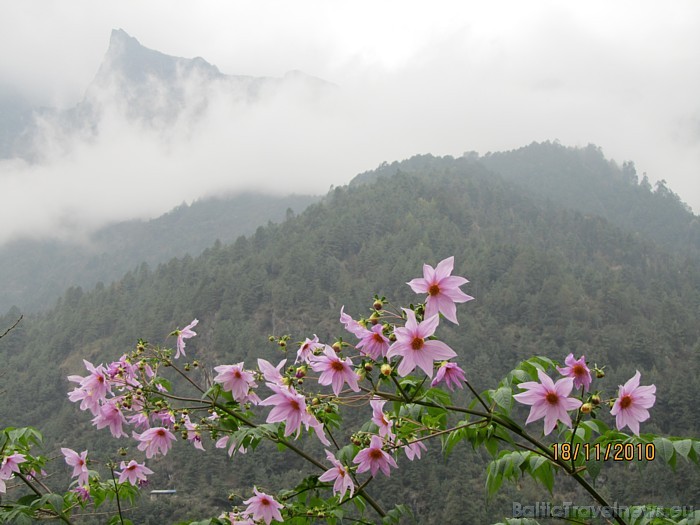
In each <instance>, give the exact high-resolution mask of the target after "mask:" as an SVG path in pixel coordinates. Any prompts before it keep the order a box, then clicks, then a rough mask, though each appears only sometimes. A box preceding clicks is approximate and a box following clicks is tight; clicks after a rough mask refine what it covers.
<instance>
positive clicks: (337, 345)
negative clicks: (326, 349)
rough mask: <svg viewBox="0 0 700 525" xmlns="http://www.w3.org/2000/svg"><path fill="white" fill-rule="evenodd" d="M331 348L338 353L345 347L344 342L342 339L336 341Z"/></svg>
mask: <svg viewBox="0 0 700 525" xmlns="http://www.w3.org/2000/svg"><path fill="white" fill-rule="evenodd" d="M331 348H332V349H333V350H335V353H336V354H337V353H338V352H340V351H341V350H342V349H343V344H342V343H341V342H340V341H336V342H335V343H333V345H331Z"/></svg>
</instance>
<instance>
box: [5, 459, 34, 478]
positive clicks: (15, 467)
mask: <svg viewBox="0 0 700 525" xmlns="http://www.w3.org/2000/svg"><path fill="white" fill-rule="evenodd" d="M26 461H27V459H26V457H25V455H24V454H10V455H9V456H5V457H4V458H3V459H2V463H0V477H2V478H4V479H10V477H11V476H12V474H13V473H14V472H19V465H20V463H26Z"/></svg>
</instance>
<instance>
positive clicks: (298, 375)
mask: <svg viewBox="0 0 700 525" xmlns="http://www.w3.org/2000/svg"><path fill="white" fill-rule="evenodd" d="M305 376H306V367H305V366H300V367H297V369H296V372H295V374H294V377H296V378H297V379H301V378H302V377H305Z"/></svg>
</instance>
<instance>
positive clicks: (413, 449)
mask: <svg viewBox="0 0 700 525" xmlns="http://www.w3.org/2000/svg"><path fill="white" fill-rule="evenodd" d="M423 450H428V447H426V446H425V444H424V443H423V442H422V441H414V442H413V443H409V444H408V445H406V446H405V447H403V451H404V452H405V453H406V457H407V458H408V459H410V460H411V461H413V460H414V459H415V458H418V459H420V457H421V454H422V453H423V452H422V451H423Z"/></svg>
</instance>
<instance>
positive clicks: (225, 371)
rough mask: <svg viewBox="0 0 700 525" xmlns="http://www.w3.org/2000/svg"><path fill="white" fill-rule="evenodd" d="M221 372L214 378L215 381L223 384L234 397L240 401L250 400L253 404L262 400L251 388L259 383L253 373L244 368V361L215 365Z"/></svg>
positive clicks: (216, 369)
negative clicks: (234, 363) (235, 363)
mask: <svg viewBox="0 0 700 525" xmlns="http://www.w3.org/2000/svg"><path fill="white" fill-rule="evenodd" d="M214 370H215V371H216V372H218V373H219V374H218V375H217V376H216V377H215V378H214V382H216V383H219V384H221V386H222V387H223V389H224V390H226V391H229V392H231V393H232V394H233V399H235V400H236V401H238V402H239V403H246V402H248V401H250V402H252V403H253V404H257V403H259V402H260V398H258V396H257V395H256V394H255V393H254V392H251V391H250V390H251V389H252V388H256V387H257V386H258V385H257V383H256V382H255V380H254V377H253V373H252V372H250V371H248V370H243V363H238V364H237V365H221V366H216V367H214Z"/></svg>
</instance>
